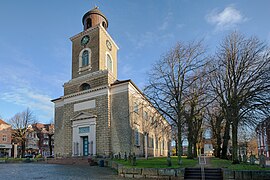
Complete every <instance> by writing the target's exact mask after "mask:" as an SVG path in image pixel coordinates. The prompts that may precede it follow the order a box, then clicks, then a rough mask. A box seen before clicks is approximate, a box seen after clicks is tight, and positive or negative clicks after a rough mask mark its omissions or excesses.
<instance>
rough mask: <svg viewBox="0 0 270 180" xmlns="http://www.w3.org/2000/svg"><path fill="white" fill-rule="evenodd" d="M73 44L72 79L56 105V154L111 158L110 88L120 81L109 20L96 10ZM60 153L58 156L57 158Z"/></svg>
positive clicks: (116, 48) (85, 16)
mask: <svg viewBox="0 0 270 180" xmlns="http://www.w3.org/2000/svg"><path fill="white" fill-rule="evenodd" d="M82 24H83V31H82V32H80V33H78V34H77V35H75V36H73V37H71V38H70V40H71V41H72V76H71V80H70V81H68V82H66V83H65V84H64V95H63V96H61V97H60V98H58V99H54V100H52V102H53V103H54V104H55V153H56V155H59V156H88V155H96V154H102V155H104V154H106V155H109V153H110V149H111V144H110V123H111V116H110V108H111V107H110V98H111V96H110V85H111V84H112V83H114V82H115V81H116V80H117V51H118V47H117V45H116V43H115V42H114V41H113V39H112V38H111V36H110V35H109V33H108V32H107V29H108V25H109V23H108V20H107V18H106V16H105V15H104V14H103V13H102V12H101V11H100V10H99V9H98V8H97V7H95V8H94V9H92V10H90V11H88V12H87V13H86V14H84V16H83V18H82ZM57 153H58V154H57Z"/></svg>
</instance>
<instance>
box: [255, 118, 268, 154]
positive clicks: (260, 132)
mask: <svg viewBox="0 0 270 180" xmlns="http://www.w3.org/2000/svg"><path fill="white" fill-rule="evenodd" d="M256 132H257V137H258V153H259V155H260V154H264V155H265V156H266V157H268V158H269V157H270V117H268V118H266V119H265V120H264V121H262V122H261V123H259V124H258V125H257V127H256Z"/></svg>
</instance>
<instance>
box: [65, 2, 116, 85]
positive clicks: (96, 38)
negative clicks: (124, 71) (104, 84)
mask: <svg viewBox="0 0 270 180" xmlns="http://www.w3.org/2000/svg"><path fill="white" fill-rule="evenodd" d="M82 23H83V31H82V32H81V33H79V34H77V35H75V36H73V37H71V38H70V39H71V41H72V79H74V78H77V77H80V76H84V75H86V74H89V73H94V72H98V71H103V70H107V71H108V72H109V74H110V76H112V78H113V79H114V80H116V79H117V51H118V47H117V45H116V44H115V42H114V41H113V39H112V38H111V36H110V35H109V33H108V32H107V28H108V25H109V24H108V20H107V18H106V16H105V15H104V14H103V13H102V12H101V11H100V10H99V9H98V8H97V7H95V8H94V9H92V10H90V11H88V12H87V13H86V14H84V16H83V18H82Z"/></svg>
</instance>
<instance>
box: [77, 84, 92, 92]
mask: <svg viewBox="0 0 270 180" xmlns="http://www.w3.org/2000/svg"><path fill="white" fill-rule="evenodd" d="M90 88H91V87H90V85H89V84H87V83H83V84H82V85H81V86H80V91H85V90H88V89H90Z"/></svg>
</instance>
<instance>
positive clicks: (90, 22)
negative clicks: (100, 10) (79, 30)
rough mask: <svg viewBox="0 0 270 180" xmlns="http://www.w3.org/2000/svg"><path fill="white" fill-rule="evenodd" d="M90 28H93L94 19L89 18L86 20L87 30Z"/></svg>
mask: <svg viewBox="0 0 270 180" xmlns="http://www.w3.org/2000/svg"><path fill="white" fill-rule="evenodd" d="M90 27H92V19H91V18H88V19H87V20H86V29H88V28H90Z"/></svg>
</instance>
